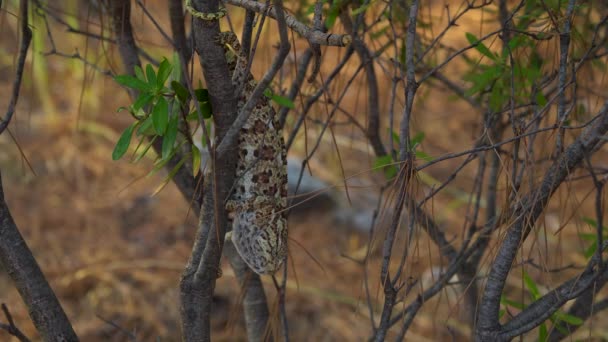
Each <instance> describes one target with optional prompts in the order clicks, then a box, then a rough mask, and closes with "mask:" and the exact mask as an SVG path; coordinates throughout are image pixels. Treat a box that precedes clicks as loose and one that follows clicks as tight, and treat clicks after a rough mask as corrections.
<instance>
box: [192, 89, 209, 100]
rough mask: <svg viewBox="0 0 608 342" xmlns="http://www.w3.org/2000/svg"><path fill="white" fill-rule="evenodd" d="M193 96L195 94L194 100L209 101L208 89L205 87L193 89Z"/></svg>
mask: <svg viewBox="0 0 608 342" xmlns="http://www.w3.org/2000/svg"><path fill="white" fill-rule="evenodd" d="M194 96H196V100H197V101H198V102H207V101H209V91H208V90H207V89H204V88H198V89H195V90H194Z"/></svg>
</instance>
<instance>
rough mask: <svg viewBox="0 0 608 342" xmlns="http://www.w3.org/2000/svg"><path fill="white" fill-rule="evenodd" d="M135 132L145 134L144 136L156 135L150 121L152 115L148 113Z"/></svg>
mask: <svg viewBox="0 0 608 342" xmlns="http://www.w3.org/2000/svg"><path fill="white" fill-rule="evenodd" d="M135 134H137V135H138V136H140V135H145V136H151V135H156V131H155V130H154V126H153V123H152V116H151V115H148V117H147V118H145V119H144V120H143V122H141V125H139V127H138V128H137V131H135Z"/></svg>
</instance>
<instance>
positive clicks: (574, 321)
mask: <svg viewBox="0 0 608 342" xmlns="http://www.w3.org/2000/svg"><path fill="white" fill-rule="evenodd" d="M555 317H556V318H557V319H559V320H560V321H564V322H566V323H568V324H571V325H582V324H583V323H585V321H583V320H582V319H581V318H579V317H576V316H574V315H571V314H568V313H565V312H562V311H557V312H555Z"/></svg>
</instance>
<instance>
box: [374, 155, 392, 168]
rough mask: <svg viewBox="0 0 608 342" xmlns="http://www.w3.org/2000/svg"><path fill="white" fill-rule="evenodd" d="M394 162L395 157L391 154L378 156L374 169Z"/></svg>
mask: <svg viewBox="0 0 608 342" xmlns="http://www.w3.org/2000/svg"><path fill="white" fill-rule="evenodd" d="M392 162H393V158H392V157H391V156H390V155H388V154H387V155H384V156H380V157H378V158H376V160H375V161H374V166H373V168H374V169H379V168H381V167H384V166H387V165H389V164H390V163H392Z"/></svg>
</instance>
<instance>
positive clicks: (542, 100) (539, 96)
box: [536, 91, 547, 107]
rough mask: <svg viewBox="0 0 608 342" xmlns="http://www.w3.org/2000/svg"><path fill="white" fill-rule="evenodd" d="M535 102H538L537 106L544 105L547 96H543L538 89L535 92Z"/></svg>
mask: <svg viewBox="0 0 608 342" xmlns="http://www.w3.org/2000/svg"><path fill="white" fill-rule="evenodd" d="M536 103H538V105H539V106H541V107H544V106H545V105H546V104H547V98H546V97H545V94H543V93H542V92H540V91H539V92H538V93H536Z"/></svg>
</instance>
